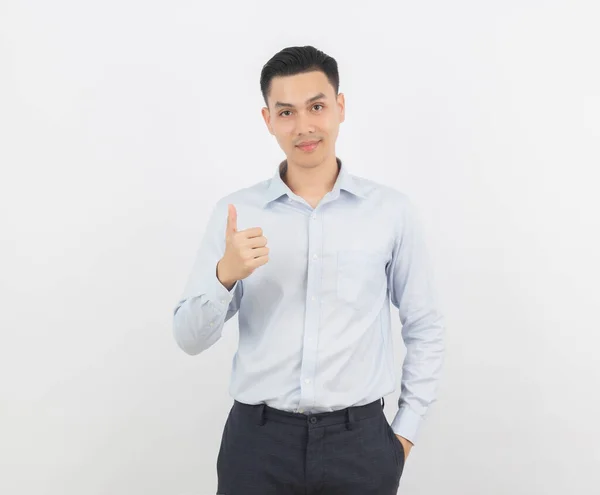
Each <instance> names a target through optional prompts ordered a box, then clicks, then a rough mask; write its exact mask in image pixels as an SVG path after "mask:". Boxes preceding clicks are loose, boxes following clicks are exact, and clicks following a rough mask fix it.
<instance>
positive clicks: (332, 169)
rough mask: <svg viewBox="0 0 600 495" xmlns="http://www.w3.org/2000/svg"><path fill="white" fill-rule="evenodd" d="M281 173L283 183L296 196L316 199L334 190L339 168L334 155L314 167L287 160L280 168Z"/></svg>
mask: <svg viewBox="0 0 600 495" xmlns="http://www.w3.org/2000/svg"><path fill="white" fill-rule="evenodd" d="M286 164H287V167H286ZM282 171H285V173H283V172H282ZM280 172H281V178H282V180H283V182H285V183H286V184H287V186H288V187H289V188H290V189H291V190H292V191H293V192H294V194H297V195H298V196H301V197H303V196H312V197H314V196H324V195H325V194H327V193H328V192H329V191H331V190H332V189H333V185H334V184H335V181H336V179H337V176H338V173H339V167H338V163H337V160H336V157H335V154H334V155H332V156H331V158H327V159H326V160H324V161H323V162H321V163H319V164H318V165H315V166H314V167H302V166H299V165H297V164H295V163H294V162H290V161H289V160H285V161H284V162H283V163H282V164H281V166H280Z"/></svg>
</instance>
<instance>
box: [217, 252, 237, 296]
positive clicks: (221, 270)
mask: <svg viewBox="0 0 600 495" xmlns="http://www.w3.org/2000/svg"><path fill="white" fill-rule="evenodd" d="M217 279H218V280H219V282H221V285H223V287H225V288H226V289H227V290H231V289H232V288H233V286H234V285H235V283H236V280H235V279H234V278H232V277H231V276H229V275H228V273H227V269H226V267H225V266H224V264H223V258H221V259H220V260H219V261H218V263H217Z"/></svg>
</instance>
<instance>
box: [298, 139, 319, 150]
mask: <svg viewBox="0 0 600 495" xmlns="http://www.w3.org/2000/svg"><path fill="white" fill-rule="evenodd" d="M320 143H321V141H309V142H306V143H304V144H301V145H297V146H296V148H299V149H301V150H302V151H305V152H311V151H314V150H315V149H316V148H317V146H319V144H320Z"/></svg>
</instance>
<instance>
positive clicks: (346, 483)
mask: <svg viewBox="0 0 600 495" xmlns="http://www.w3.org/2000/svg"><path fill="white" fill-rule="evenodd" d="M403 469H404V449H403V447H402V444H401V443H400V441H399V440H398V439H397V438H396V436H395V435H394V432H393V431H392V428H391V426H390V424H389V423H388V421H387V419H386V417H385V415H384V413H383V400H377V401H375V402H372V403H370V404H367V405H364V406H355V407H349V408H346V409H342V410H339V411H333V412H326V413H319V414H309V415H306V414H301V413H292V412H286V411H280V410H278V409H274V408H271V407H269V406H266V405H265V404H258V405H248V404H242V403H241V402H238V401H234V403H233V406H232V408H231V410H230V411H229V416H228V417H227V421H226V423H225V428H224V430H223V436H222V439H221V448H220V450H219V455H218V458H217V477H218V486H217V495H396V494H397V493H398V486H399V483H400V477H401V476H402V471H403Z"/></svg>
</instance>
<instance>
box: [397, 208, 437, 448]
mask: <svg viewBox="0 0 600 495" xmlns="http://www.w3.org/2000/svg"><path fill="white" fill-rule="evenodd" d="M401 208H402V213H401V214H400V215H399V221H398V231H397V235H396V243H395V246H394V253H393V256H392V262H391V263H390V266H389V267H388V268H389V271H388V286H389V288H390V300H391V302H392V304H393V305H394V306H395V307H396V308H398V310H399V315H400V321H401V323H402V339H403V341H404V344H405V346H406V357H405V359H404V363H403V366H402V382H401V393H400V399H399V400H398V407H399V409H398V412H397V414H396V416H395V417H394V419H393V421H392V429H393V430H394V432H395V433H396V434H398V435H400V436H402V437H404V438H406V439H407V440H409V441H411V442H412V443H414V440H415V438H416V436H417V432H418V429H419V426H420V425H421V422H422V419H423V418H424V416H425V415H426V413H427V411H428V409H429V407H430V406H431V404H433V403H434V402H435V401H436V399H437V389H438V384H439V379H440V375H441V371H442V366H443V361H444V346H445V323H444V317H443V315H442V314H441V311H440V307H439V306H438V302H437V300H436V291H435V288H434V286H433V272H432V270H431V266H430V261H429V257H428V251H427V247H426V245H425V240H424V236H423V232H422V229H421V225H420V223H419V217H418V214H417V210H416V208H415V206H414V204H413V203H412V200H411V199H410V198H408V197H407V196H404V201H403V203H402V206H401Z"/></svg>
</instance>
